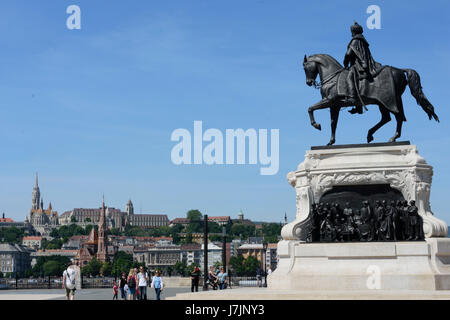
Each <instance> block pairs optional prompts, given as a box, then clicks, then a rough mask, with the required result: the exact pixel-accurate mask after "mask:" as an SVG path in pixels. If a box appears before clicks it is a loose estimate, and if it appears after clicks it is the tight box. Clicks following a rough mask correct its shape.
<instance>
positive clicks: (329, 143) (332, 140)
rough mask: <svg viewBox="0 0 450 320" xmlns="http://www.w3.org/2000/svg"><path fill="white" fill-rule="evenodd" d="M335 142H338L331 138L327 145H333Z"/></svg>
mask: <svg viewBox="0 0 450 320" xmlns="http://www.w3.org/2000/svg"><path fill="white" fill-rule="evenodd" d="M335 142H336V140H334V139H331V140H330V142H328V144H327V146H332V145H333V144H334V143H335Z"/></svg>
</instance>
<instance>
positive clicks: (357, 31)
mask: <svg viewBox="0 0 450 320" xmlns="http://www.w3.org/2000/svg"><path fill="white" fill-rule="evenodd" d="M350 30H351V32H352V40H351V41H350V43H349V45H348V47H347V53H346V54H345V58H344V67H345V68H348V65H349V64H350V67H349V69H350V72H349V74H348V78H347V85H348V89H349V96H348V97H346V102H347V103H348V104H350V105H355V106H356V107H355V108H353V109H352V110H350V111H349V112H350V113H351V114H355V113H359V114H362V112H363V110H362V106H363V104H364V102H363V101H362V99H361V98H360V97H359V92H358V91H357V90H358V85H359V80H362V79H367V80H369V82H372V80H373V78H374V77H375V76H376V74H377V73H378V71H379V64H378V63H376V62H375V60H374V59H373V57H372V54H371V53H370V49H369V43H368V42H367V40H366V39H365V38H364V36H363V35H362V33H363V28H362V27H361V26H360V25H359V24H358V23H356V21H355V23H354V24H353V25H352V26H351V27H350Z"/></svg>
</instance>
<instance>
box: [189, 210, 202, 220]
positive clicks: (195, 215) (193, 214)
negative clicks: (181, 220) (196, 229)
mask: <svg viewBox="0 0 450 320" xmlns="http://www.w3.org/2000/svg"><path fill="white" fill-rule="evenodd" d="M186 217H187V218H188V219H189V221H199V220H202V218H203V215H202V213H201V212H200V211H199V210H189V211H188V212H187V213H186Z"/></svg>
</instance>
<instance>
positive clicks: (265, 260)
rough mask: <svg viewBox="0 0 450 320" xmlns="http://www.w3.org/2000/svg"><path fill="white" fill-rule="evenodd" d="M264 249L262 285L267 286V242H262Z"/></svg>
mask: <svg viewBox="0 0 450 320" xmlns="http://www.w3.org/2000/svg"><path fill="white" fill-rule="evenodd" d="M263 250H264V287H267V242H264V243H263Z"/></svg>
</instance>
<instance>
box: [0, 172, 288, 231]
mask: <svg viewBox="0 0 450 320" xmlns="http://www.w3.org/2000/svg"><path fill="white" fill-rule="evenodd" d="M129 202H133V199H131V198H130V199H128V200H126V203H125V207H127V206H128V204H129ZM46 203H47V205H46ZM53 203H54V201H52V200H49V201H48V202H45V201H44V197H43V196H41V188H40V186H39V174H38V172H36V175H35V184H34V187H33V189H32V195H31V205H30V207H31V210H37V209H44V208H45V207H46V206H47V207H49V209H50V210H51V209H52V208H53V207H54V204H53ZM115 203H117V201H115ZM103 205H106V207H107V208H112V209H118V210H120V211H122V212H126V211H127V209H125V210H122V206H110V205H107V201H106V200H105V195H104V194H102V196H101V204H100V205H99V206H77V207H73V208H70V209H64V210H57V208H55V209H56V210H55V211H56V212H58V216H61V215H62V214H64V213H67V212H71V211H72V210H74V209H79V208H84V209H87V208H91V209H101V208H102V206H103ZM132 205H133V203H132ZM189 210H195V208H191V209H187V210H186V212H185V213H184V214H178V215H177V214H174V215H170V214H167V216H168V217H169V220H173V219H176V218H183V217H185V215H186V213H187V212H188V211H189ZM140 211H141V210H140ZM241 212H242V213H243V210H242V209H239V211H238V212H236V213H233V214H227V215H225V216H230V217H237V216H238V215H239V213H241ZM2 214H4V215H5V217H6V218H12V219H13V220H14V221H16V222H19V221H23V220H25V218H29V215H30V212H28V213H26V215H25V216H24V217H22V218H20V217H14V216H10V215H8V213H6V212H2ZM136 214H155V215H159V214H166V213H165V212H136ZM202 214H207V213H203V212H202ZM208 215H209V216H222V215H219V214H213V215H210V214H208ZM283 218H284V216H283ZM267 222H273V223H278V222H282V219H280V221H267Z"/></svg>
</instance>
